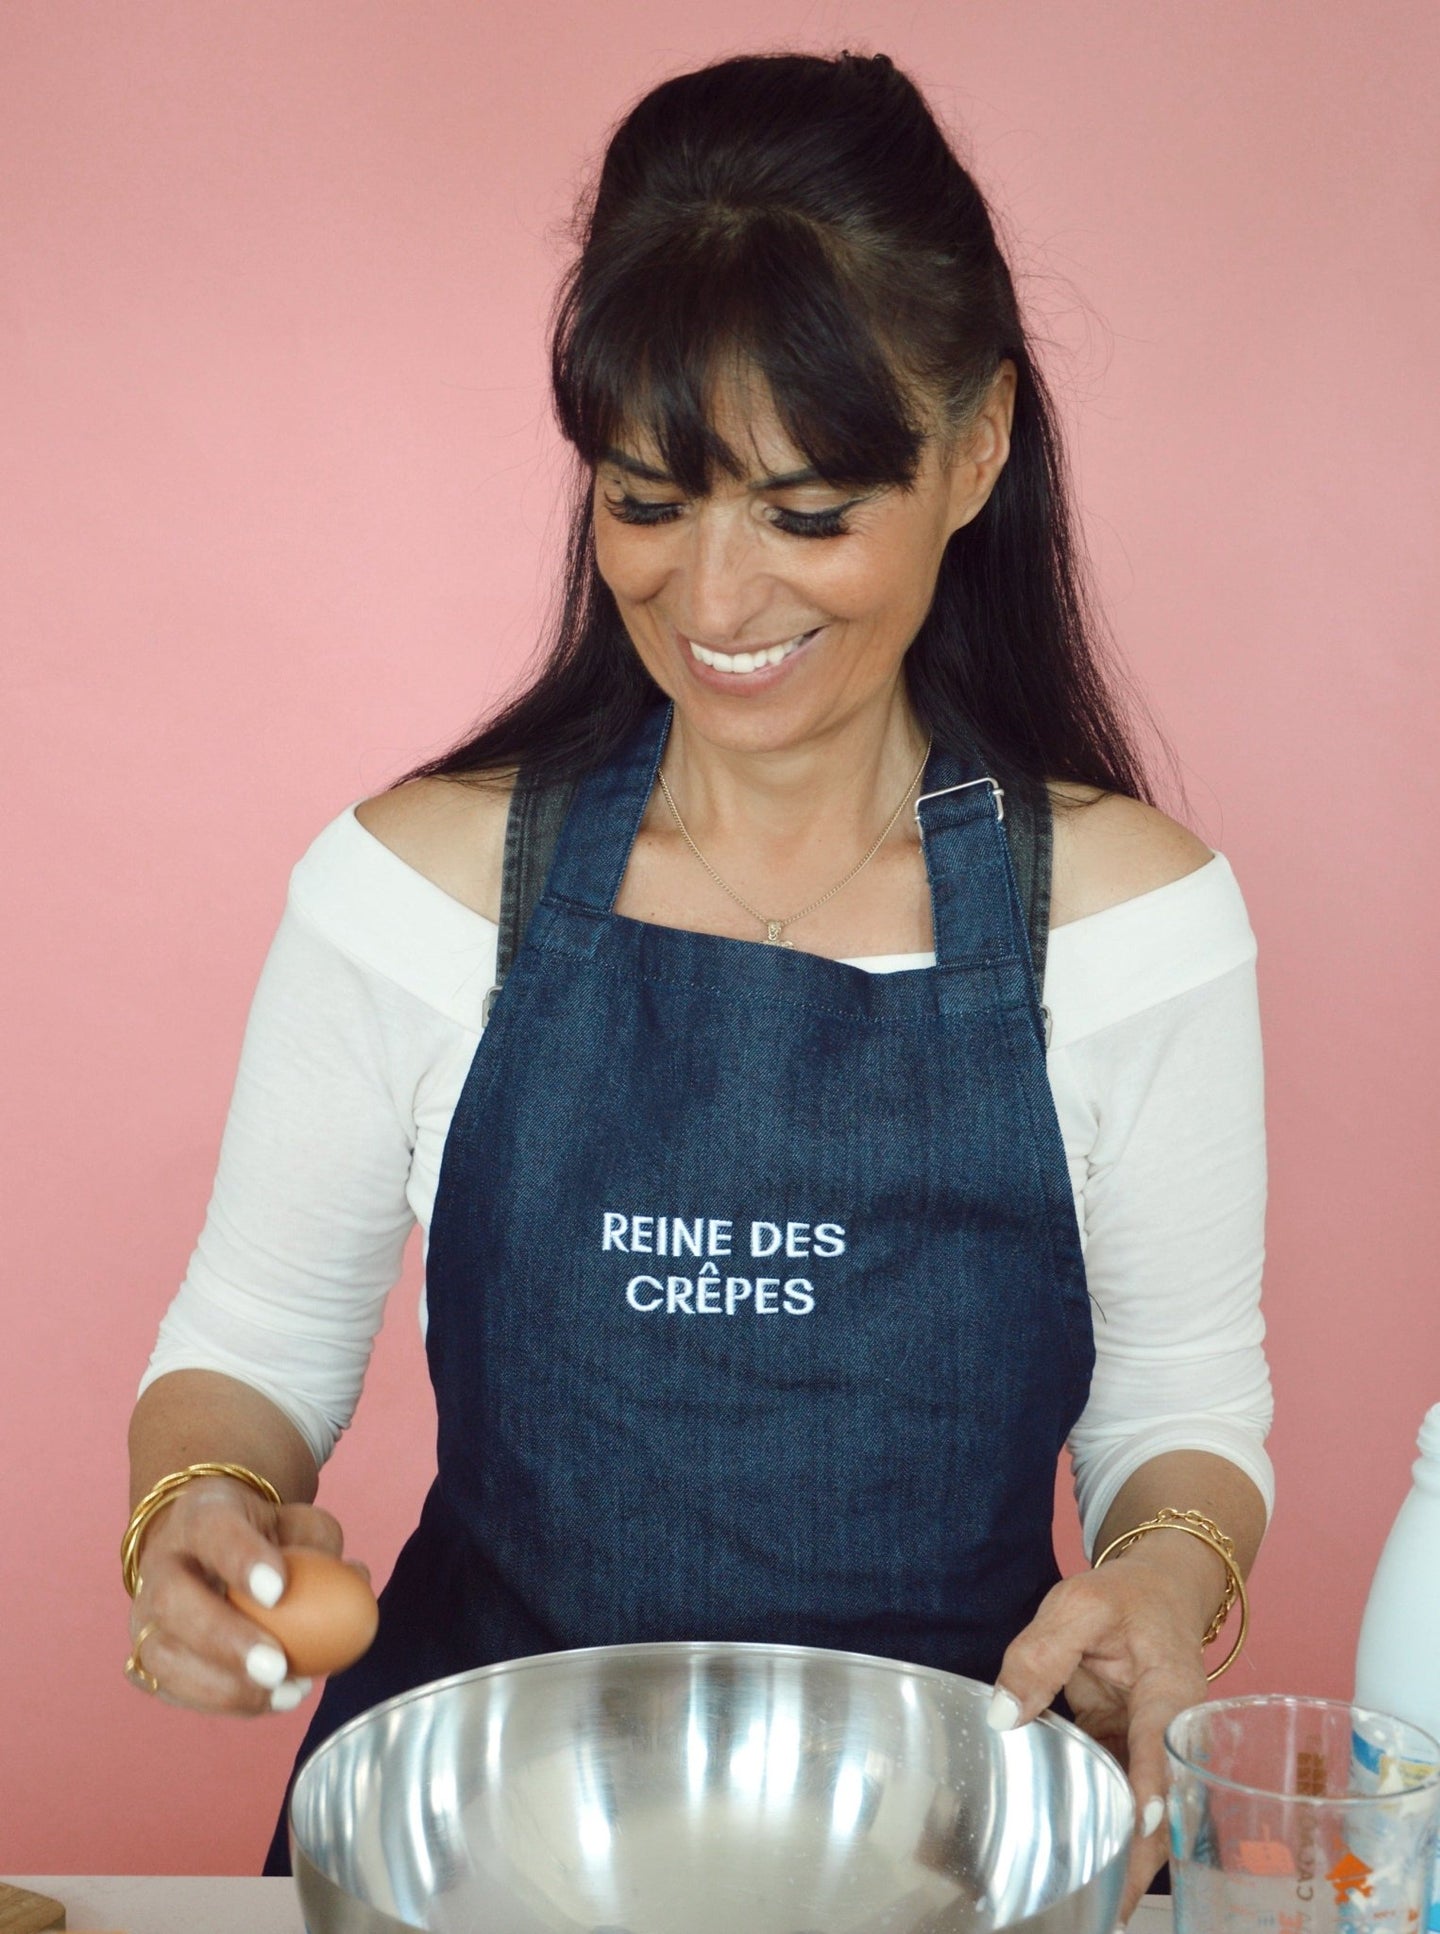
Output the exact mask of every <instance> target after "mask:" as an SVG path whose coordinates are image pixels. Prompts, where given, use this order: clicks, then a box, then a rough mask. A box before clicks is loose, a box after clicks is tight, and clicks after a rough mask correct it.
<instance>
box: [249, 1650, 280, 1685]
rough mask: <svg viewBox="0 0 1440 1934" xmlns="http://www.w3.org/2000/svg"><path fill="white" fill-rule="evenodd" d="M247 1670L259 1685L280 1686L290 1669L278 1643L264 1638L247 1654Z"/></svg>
mask: <svg viewBox="0 0 1440 1934" xmlns="http://www.w3.org/2000/svg"><path fill="white" fill-rule="evenodd" d="M245 1670H246V1672H247V1673H249V1675H250V1677H251V1678H252V1679H253V1680H254V1681H255V1683H256V1685H257V1686H271V1687H274V1686H278V1685H279V1684H280V1681H281V1680H282V1679H283V1678H285V1677H286V1676H287V1674H288V1673H289V1671H290V1667H289V1665H288V1664H287V1663H286V1660H285V1654H284V1653H283V1652H282V1651H281V1650H280V1648H279V1647H278V1646H276V1645H266V1644H265V1642H264V1641H263V1640H262V1641H261V1642H260V1644H258V1645H252V1646H251V1647H250V1650H249V1651H248V1652H247V1653H246V1654H245Z"/></svg>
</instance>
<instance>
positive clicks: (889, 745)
mask: <svg viewBox="0 0 1440 1934" xmlns="http://www.w3.org/2000/svg"><path fill="white" fill-rule="evenodd" d="M925 746H926V733H925V731H924V729H923V728H922V727H921V725H920V723H919V721H918V720H917V719H916V717H915V715H914V713H913V712H912V711H911V709H910V706H909V704H908V702H907V700H906V698H905V695H904V692H903V689H901V688H900V687H898V686H897V687H896V689H895V690H894V691H893V692H891V693H889V694H887V695H886V697H885V699H884V700H882V701H880V702H877V703H876V704H875V705H873V706H871V707H868V708H866V710H865V711H863V712H859V713H856V714H854V715H853V716H851V717H849V718H847V719H844V720H842V721H839V722H837V723H836V724H834V725H832V726H830V727H828V728H826V729H825V730H824V731H823V732H821V733H817V734H815V735H813V736H810V737H807V738H806V739H804V740H803V741H801V742H799V743H796V744H791V745H783V746H776V747H765V748H762V749H754V750H752V749H750V748H737V747H734V746H727V745H720V744H717V743H716V742H715V741H714V740H712V739H707V738H705V737H704V736H702V735H701V733H700V732H699V731H698V730H696V729H695V728H694V727H693V726H691V725H689V724H688V723H687V721H686V719H685V717H684V715H683V714H682V713H681V712H680V710H679V709H678V708H677V710H676V712H675V716H674V721H673V724H672V726H671V729H670V738H669V741H668V743H667V745H666V748H665V759H664V769H665V776H666V778H667V780H668V781H669V784H670V787H671V790H672V792H673V793H674V794H675V796H676V799H677V801H678V802H679V804H680V807H681V810H682V811H683V813H684V816H685V823H686V825H687V826H688V827H689V829H690V831H691V833H692V835H693V836H694V837H695V838H696V839H697V840H699V841H701V842H702V843H703V841H704V840H706V839H709V840H710V841H711V842H712V844H725V845H728V844H730V843H732V842H735V841H744V842H745V843H747V844H748V845H750V846H751V848H752V850H756V851H757V853H763V852H765V851H766V850H769V851H771V852H773V853H774V854H775V855H776V856H777V857H779V856H781V855H783V854H786V853H791V854H793V853H795V852H798V851H803V850H806V849H812V850H813V849H818V848H825V849H830V850H833V851H834V853H835V854H836V855H837V856H838V857H840V858H843V857H844V856H845V855H846V854H851V853H853V852H854V851H855V850H856V849H857V847H863V846H864V845H865V844H866V843H868V841H869V840H871V839H873V838H874V837H875V835H876V833H877V832H878V831H879V829H880V827H881V826H882V825H883V824H884V823H885V820H886V819H887V818H888V817H889V815H890V814H891V813H892V812H893V811H894V809H895V804H896V801H897V800H898V799H899V798H900V796H901V794H902V793H903V791H904V789H905V787H906V785H907V784H908V783H909V781H910V780H911V779H912V778H913V777H914V775H915V769H916V767H917V765H918V764H919V762H920V760H921V758H922V757H923V755H924V752H925Z"/></svg>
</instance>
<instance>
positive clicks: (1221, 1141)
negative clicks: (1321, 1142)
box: [1052, 862, 1274, 1550]
mask: <svg viewBox="0 0 1440 1934" xmlns="http://www.w3.org/2000/svg"><path fill="white" fill-rule="evenodd" d="M1204 876H1209V877H1204ZM1192 882H1193V883H1192ZM1167 896H1170V897H1169V901H1168V904H1167ZM1117 915H1124V916H1126V917H1125V918H1123V919H1121V918H1116V917H1115V916H1117ZM1080 924H1082V925H1093V926H1094V927H1095V928H1096V929H1097V931H1096V932H1094V933H1091V934H1089V935H1080V936H1077V937H1076V941H1077V943H1078V944H1077V945H1075V946H1072V948H1071V949H1070V951H1071V954H1072V956H1074V957H1072V958H1071V960H1070V961H1069V963H1068V969H1067V970H1062V971H1068V972H1069V973H1070V974H1071V976H1072V979H1073V982H1074V989H1073V992H1074V996H1075V998H1074V1000H1073V1001H1072V1003H1071V1006H1072V1008H1073V1009H1075V1010H1077V1012H1076V1013H1072V1016H1071V1029H1070V1033H1069V1038H1067V1039H1066V1040H1065V1041H1064V1042H1063V1044H1062V1045H1061V1046H1060V1048H1059V1052H1058V1054H1052V1064H1054V1063H1057V1062H1058V1063H1059V1064H1060V1065H1058V1066H1055V1065H1052V1081H1053V1082H1055V1084H1056V1087H1057V1091H1058V1092H1057V1102H1058V1104H1059V1107H1060V1112H1061V1116H1062V1120H1065V1119H1066V1118H1067V1117H1068V1120H1069V1124H1070V1128H1069V1134H1070V1137H1071V1138H1073V1139H1074V1140H1076V1141H1078V1142H1079V1143H1081V1144H1082V1145H1083V1146H1082V1149H1081V1162H1082V1164H1083V1173H1082V1175H1081V1176H1080V1178H1079V1180H1080V1187H1079V1191H1078V1202H1077V1208H1078V1212H1079V1214H1080V1216H1081V1218H1082V1227H1083V1233H1084V1240H1085V1263H1086V1276H1087V1281H1088V1285H1089V1291H1090V1297H1091V1310H1092V1317H1093V1322H1094V1332H1095V1349H1096V1361H1095V1374H1094V1379H1093V1382H1092V1385H1091V1390H1090V1396H1089V1401H1088V1403H1087V1404H1086V1407H1085V1411H1084V1413H1083V1415H1082V1417H1081V1419H1080V1421H1079V1423H1078V1424H1077V1426H1076V1428H1075V1431H1074V1432H1073V1435H1072V1439H1071V1452H1072V1456H1073V1460H1074V1466H1075V1480H1076V1496H1077V1502H1078V1504H1079V1507H1080V1514H1081V1522H1082V1527H1083V1530H1084V1535H1085V1542H1086V1547H1087V1549H1090V1550H1093V1548H1094V1542H1095V1538H1096V1535H1097V1533H1098V1531H1099V1528H1100V1525H1101V1523H1102V1522H1103V1520H1104V1517H1105V1514H1106V1512H1107V1511H1108V1510H1109V1508H1110V1505H1111V1504H1112V1502H1113V1501H1114V1498H1115V1495H1116V1493H1117V1492H1118V1491H1119V1490H1120V1488H1121V1486H1122V1485H1123V1484H1124V1482H1125V1480H1126V1479H1127V1478H1128V1477H1130V1476H1131V1475H1132V1474H1133V1473H1134V1472H1135V1471H1136V1470H1138V1469H1139V1468H1140V1466H1141V1465H1143V1464H1145V1463H1147V1462H1148V1461H1149V1460H1150V1459H1151V1458H1152V1457H1155V1456H1158V1455H1159V1454H1160V1453H1162V1452H1164V1451H1171V1450H1182V1449H1185V1450H1204V1451H1210V1452H1213V1453H1214V1454H1216V1455H1217V1456H1221V1457H1224V1458H1226V1459H1227V1460H1228V1461H1229V1462H1231V1463H1233V1464H1235V1465H1236V1466H1237V1467H1238V1468H1239V1469H1241V1470H1242V1471H1244V1472H1245V1473H1246V1474H1247V1475H1248V1476H1249V1477H1250V1478H1251V1479H1252V1480H1253V1481H1254V1483H1255V1484H1256V1486H1257V1488H1258V1489H1259V1491H1260V1493H1261V1495H1262V1497H1263V1498H1264V1500H1265V1504H1266V1508H1267V1510H1268V1509H1269V1508H1270V1506H1271V1504H1272V1502H1273V1497H1274V1479H1273V1473H1272V1470H1271V1466H1270V1461H1269V1458H1268V1457H1267V1455H1266V1452H1265V1448H1264V1445H1265V1437H1266V1434H1267V1432H1268V1429H1269V1425H1270V1419H1271V1412H1272V1401H1271V1391H1270V1379H1269V1373H1268V1370H1267V1367H1266V1361H1265V1352H1264V1335H1265V1329H1264V1322H1263V1319H1262V1317H1261V1312H1260V1286H1261V1277H1262V1273H1263V1267H1264V1257H1265V1194H1266V1162H1265V1131H1264V1076H1263V1068H1262V1061H1261V1047H1260V1020H1259V1002H1258V996H1257V989H1256V975H1255V948H1254V941H1253V937H1252V936H1251V934H1250V930H1249V925H1248V921H1247V920H1246V918H1245V914H1244V906H1243V902H1242V901H1241V899H1240V895H1239V889H1238V887H1236V885H1235V883H1234V879H1233V876H1232V875H1231V874H1230V872H1229V868H1228V867H1225V866H1224V865H1223V862H1212V864H1211V866H1210V867H1207V868H1205V869H1203V872H1202V874H1196V875H1193V876H1191V878H1190V879H1188V880H1184V881H1180V882H1178V883H1177V884H1176V886H1175V887H1171V888H1164V889H1161V890H1160V891H1159V892H1158V893H1153V894H1149V895H1146V896H1144V898H1143V899H1141V900H1137V901H1134V902H1130V903H1128V905H1127V906H1125V907H1120V908H1116V909H1113V910H1112V913H1110V914H1106V915H1103V916H1100V917H1099V919H1098V920H1097V921H1095V922H1093V923H1091V922H1086V923H1080ZM1066 932H1067V930H1066V929H1063V928H1062V929H1060V930H1059V933H1058V934H1057V935H1056V936H1055V938H1056V939H1057V940H1058V941H1060V943H1061V946H1062V948H1063V947H1064V944H1065V935H1066ZM1077 1015H1082V1016H1083V1020H1082V1019H1080V1018H1077Z"/></svg>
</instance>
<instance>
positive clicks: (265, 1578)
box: [248, 1559, 285, 1605]
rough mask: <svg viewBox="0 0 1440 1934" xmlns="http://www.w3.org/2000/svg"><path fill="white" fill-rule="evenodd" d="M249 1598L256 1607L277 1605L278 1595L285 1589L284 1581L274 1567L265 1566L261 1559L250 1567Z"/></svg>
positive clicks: (278, 1601)
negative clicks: (253, 1601)
mask: <svg viewBox="0 0 1440 1934" xmlns="http://www.w3.org/2000/svg"><path fill="white" fill-rule="evenodd" d="M248 1582H249V1587H250V1596H251V1597H252V1598H253V1599H254V1600H255V1602H256V1604H257V1605H278V1604H279V1603H280V1594H281V1593H282V1592H283V1591H284V1589H285V1580H284V1578H283V1577H282V1576H281V1575H280V1573H279V1572H278V1571H276V1569H275V1567H274V1565H267V1564H266V1563H265V1562H264V1561H263V1559H262V1561H261V1562H260V1563H259V1564H258V1565H252V1566H251V1567H250V1577H249V1581H248Z"/></svg>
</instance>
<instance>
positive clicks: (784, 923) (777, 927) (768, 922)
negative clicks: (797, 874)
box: [658, 739, 934, 947]
mask: <svg viewBox="0 0 1440 1934" xmlns="http://www.w3.org/2000/svg"><path fill="white" fill-rule="evenodd" d="M933 744H934V740H933V739H932V740H930V741H928V742H927V743H926V746H925V754H924V757H923V758H922V759H921V761H920V763H919V765H918V766H916V768H915V775H914V777H913V778H912V779H911V781H910V783H909V785H908V786H907V787H906V788H905V791H904V793H903V794H902V795H901V798H900V803H899V805H898V806H897V807H896V808H895V810H894V812H893V813H891V815H890V817H889V818H888V819H887V820H886V822H885V825H884V829H883V830H882V832H881V834H880V837H879V839H877V840H876V842H875V844H874V845H873V846H872V847H871V848H870V851H869V852H868V853H867V854H866V855H865V857H864V859H862V860H861V861H860V862H859V864H858V865H857V866H852V867H851V869H850V871H849V872H848V873H847V874H846V875H845V877H844V879H843V880H837V881H836V882H835V884H834V886H832V887H831V888H830V889H829V891H828V892H826V893H822V894H821V895H820V898H819V899H818V900H812V901H811V902H810V904H809V906H808V907H801V909H800V911H799V912H798V913H787V914H786V916H785V918H784V919H783V920H772V919H770V917H769V915H768V914H764V913H761V912H760V910H759V909H758V908H757V907H752V906H751V904H750V902H749V901H748V900H746V899H742V898H741V896H740V895H739V894H738V893H737V892H736V891H735V889H734V887H733V886H731V885H730V884H729V883H728V882H727V881H725V880H722V879H721V877H720V875H719V874H718V873H717V872H716V871H715V869H714V867H713V866H712V865H711V864H710V862H709V860H707V859H706V857H705V855H704V854H703V853H702V852H701V851H700V848H699V847H698V846H697V845H696V844H695V842H694V840H693V839H692V838H691V837H690V828H689V827H688V826H687V825H686V824H685V821H684V820H683V819H682V818H681V817H680V808H679V807H678V806H677V805H676V804H675V795H674V794H673V793H672V792H671V790H670V788H669V786H668V785H667V784H666V783H665V774H664V773H663V772H661V773H660V774H659V775H658V777H659V780H660V790H661V792H663V793H664V795H665V804H666V805H667V806H668V807H669V808H670V811H671V813H672V814H673V815H674V818H675V824H676V825H677V826H678V827H679V828H680V835H681V838H682V839H683V840H684V841H685V844H686V845H687V846H688V847H689V848H690V851H691V852H692V853H693V854H694V855H695V857H696V859H697V860H699V862H700V864H701V865H702V866H703V867H704V869H705V871H706V872H707V873H708V874H709V875H710V877H711V879H712V880H713V881H714V882H715V884H716V886H718V887H719V888H720V891H721V892H722V893H728V894H729V896H730V898H731V899H732V900H733V901H734V902H735V904H736V906H739V907H743V908H744V909H745V911H746V912H747V913H748V914H749V915H750V918H751V919H752V920H758V921H759V922H760V924H761V926H762V927H763V928H764V929H765V944H766V945H767V946H771V947H793V946H794V945H795V943H794V941H793V940H786V939H784V938H783V935H784V932H785V929H786V928H787V927H793V926H794V925H795V923H796V921H797V920H806V919H808V918H809V917H810V915H811V914H812V913H818V912H819V910H820V908H821V907H823V906H824V905H825V904H826V902H827V901H829V900H833V899H834V898H835V895H836V894H837V893H840V892H842V891H843V890H844V888H845V887H847V886H849V884H850V882H851V881H852V880H854V879H858V878H859V876H860V875H861V874H862V873H863V872H864V871H865V868H866V867H867V866H868V865H869V864H870V862H871V860H873V859H874V857H875V855H876V854H877V853H878V852H879V851H880V848H881V847H882V846H883V845H884V844H885V842H886V840H887V839H889V837H890V834H891V832H892V831H893V830H894V826H895V822H896V820H897V819H898V818H899V817H900V815H901V813H903V812H904V810H905V807H906V805H907V803H908V802H909V798H910V795H911V793H912V792H914V790H915V788H916V786H918V785H919V783H920V775H921V773H922V772H924V770H925V767H926V764H927V762H928V761H929V758H930V748H931V746H932V745H933Z"/></svg>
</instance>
